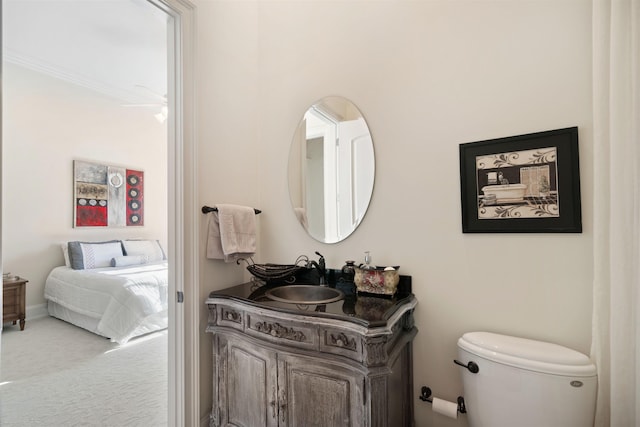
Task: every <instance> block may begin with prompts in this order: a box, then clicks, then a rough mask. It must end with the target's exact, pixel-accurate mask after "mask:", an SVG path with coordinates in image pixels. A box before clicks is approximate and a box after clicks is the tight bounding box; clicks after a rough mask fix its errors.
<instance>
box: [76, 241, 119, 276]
mask: <svg viewBox="0 0 640 427" xmlns="http://www.w3.org/2000/svg"><path fill="white" fill-rule="evenodd" d="M68 246H69V260H70V261H71V268H73V269H74V270H85V269H91V268H100V267H111V259H112V258H115V257H119V256H122V255H123V253H122V243H121V242H120V240H109V241H107V242H77V241H76V242H69V245H68Z"/></svg>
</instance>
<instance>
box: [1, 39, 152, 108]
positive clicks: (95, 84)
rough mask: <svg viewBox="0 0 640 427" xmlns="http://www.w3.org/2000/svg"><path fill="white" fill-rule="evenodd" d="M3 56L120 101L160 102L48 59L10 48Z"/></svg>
mask: <svg viewBox="0 0 640 427" xmlns="http://www.w3.org/2000/svg"><path fill="white" fill-rule="evenodd" d="M2 58H3V60H4V61H6V62H9V63H11V64H15V65H18V66H21V67H24V68H27V69H29V70H32V71H35V72H38V73H42V74H45V75H48V76H50V77H53V78H56V79H60V80H63V81H66V82H67V83H71V84H73V85H76V86H81V87H84V88H86V89H89V90H92V91H94V92H98V93H100V94H102V95H106V96H109V97H111V98H115V99H117V100H119V101H120V102H125V103H129V104H141V103H149V102H153V103H157V102H158V100H157V99H156V98H150V97H148V96H144V95H142V94H138V93H134V92H132V91H130V90H125V89H121V88H118V87H115V86H113V85H109V84H105V83H102V82H99V81H97V80H94V79H91V78H88V77H86V76H83V75H81V74H79V73H74V72H73V71H69V70H65V69H63V68H61V67H59V66H56V65H54V64H51V63H47V62H46V61H42V60H40V59H38V58H35V57H31V56H28V55H23V54H20V53H18V52H16V51H14V50H12V49H10V48H4V49H3V52H2Z"/></svg>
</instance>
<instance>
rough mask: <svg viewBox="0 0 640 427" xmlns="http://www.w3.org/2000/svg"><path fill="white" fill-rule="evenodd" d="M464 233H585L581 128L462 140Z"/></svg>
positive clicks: (461, 175)
mask: <svg viewBox="0 0 640 427" xmlns="http://www.w3.org/2000/svg"><path fill="white" fill-rule="evenodd" d="M460 190H461V198H462V231H463V232H464V233H581V232H582V213H581V207H580V170H579V159H578V128H577V127H570V128H564V129H555V130H549V131H544V132H536V133H530V134H526V135H517V136H510V137H506V138H498V139H490V140H485V141H478V142H470V143H465V144H460Z"/></svg>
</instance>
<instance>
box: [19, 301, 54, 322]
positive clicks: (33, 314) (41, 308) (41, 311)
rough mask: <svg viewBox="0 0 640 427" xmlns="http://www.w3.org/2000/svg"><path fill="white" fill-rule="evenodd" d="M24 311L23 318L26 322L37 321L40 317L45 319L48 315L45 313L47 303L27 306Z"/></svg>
mask: <svg viewBox="0 0 640 427" xmlns="http://www.w3.org/2000/svg"><path fill="white" fill-rule="evenodd" d="M26 311H27V312H26V313H25V317H26V320H27V321H29V320H33V319H38V318H40V317H46V316H48V315H49V312H48V311H47V303H44V304H38V305H28V306H27V307H26Z"/></svg>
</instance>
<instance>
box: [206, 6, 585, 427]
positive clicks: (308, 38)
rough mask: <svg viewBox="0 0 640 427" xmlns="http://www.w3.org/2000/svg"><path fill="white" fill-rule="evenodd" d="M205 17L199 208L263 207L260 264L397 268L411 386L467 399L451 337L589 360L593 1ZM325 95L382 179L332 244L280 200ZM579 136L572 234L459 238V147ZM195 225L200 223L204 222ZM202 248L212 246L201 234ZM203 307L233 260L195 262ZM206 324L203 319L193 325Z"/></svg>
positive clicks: (247, 9) (428, 419)
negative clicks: (537, 347) (411, 306)
mask: <svg viewBox="0 0 640 427" xmlns="http://www.w3.org/2000/svg"><path fill="white" fill-rule="evenodd" d="M194 3H196V5H197V7H198V9H197V18H198V35H197V43H198V52H197V54H198V67H197V71H198V93H199V101H198V114H199V116H198V141H199V142H198V147H199V148H198V150H199V154H198V158H199V186H200V190H199V192H200V199H201V202H202V203H203V204H211V203H223V202H224V203H238V204H246V205H251V206H255V207H258V208H260V209H262V210H263V214H261V215H260V217H259V222H260V228H261V233H260V251H259V254H258V259H259V260H262V261H270V262H283V263H284V262H286V263H290V262H292V261H293V260H295V258H296V257H297V256H298V255H299V254H302V253H304V254H308V255H313V252H314V251H316V250H318V251H320V252H321V253H323V254H324V255H325V257H326V258H327V261H328V265H329V266H331V267H336V268H337V267H340V266H341V265H342V264H343V263H344V260H346V259H356V260H362V256H363V252H364V251H365V250H367V251H371V253H372V256H373V261H374V263H379V264H386V265H389V264H394V265H395V264H399V265H401V272H402V273H403V274H409V275H411V276H413V285H414V293H415V295H416V297H417V299H418V301H419V305H418V307H417V309H416V313H415V315H416V324H417V327H418V329H419V330H420V332H419V334H418V336H417V339H416V341H415V348H414V386H415V393H416V399H415V408H416V409H415V418H416V424H417V425H418V426H425V425H431V426H464V425H466V424H465V421H463V420H460V421H453V420H448V419H445V418H443V417H442V416H440V415H437V414H432V412H431V409H430V407H429V405H427V404H424V403H422V402H420V401H419V400H418V399H417V395H418V391H419V388H420V386H421V385H428V386H430V387H431V388H432V390H433V391H434V394H435V395H436V396H438V397H441V398H444V399H448V400H455V398H456V396H458V395H459V394H462V393H463V391H462V384H461V381H460V372H459V369H458V368H457V367H456V366H454V365H453V363H452V359H453V358H454V357H455V356H456V341H457V339H458V337H459V336H460V335H461V334H462V333H464V332H467V331H473V330H488V331H495V332H500V333H506V334H513V335H519V336H525V337H531V338H536V339H542V340H547V341H551V342H555V343H559V344H562V345H566V346H568V347H571V348H574V349H576V350H579V351H582V352H585V353H588V351H589V346H590V328H591V325H590V322H591V280H592V272H591V258H592V244H593V240H592V208H591V203H592V183H593V182H592V181H593V170H592V166H591V163H592V157H593V147H592V120H591V72H590V70H591V12H590V3H589V2H585V1H579V0H575V1H570V0H560V1H554V2H551V1H517V2H516V1H512V2H508V1H445V0H443V1H355V0H353V1H320V0H318V1H304V2H301V1H267V0H265V1H257V2H251V1H244V2H234V1H212V0H199V1H194ZM327 95H342V96H344V97H347V98H349V99H351V100H352V101H354V102H355V104H356V105H357V106H358V107H359V109H360V110H361V111H362V113H363V114H364V116H365V118H366V119H367V121H368V124H369V127H370V129H371V132H372V135H373V141H374V146H375V153H376V161H377V163H376V182H375V188H374V194H373V198H372V201H371V205H370V208H369V211H368V213H367V216H366V217H365V219H364V221H363V222H362V224H361V226H360V228H358V230H357V231H356V232H355V233H354V234H353V235H351V236H350V237H349V238H348V239H347V240H346V241H344V242H342V243H338V244H335V245H326V244H322V243H318V242H316V241H314V240H313V239H311V238H310V237H308V236H307V235H306V234H305V233H304V232H303V230H302V229H301V227H300V226H299V224H298V223H297V221H296V219H295V216H294V214H293V212H292V209H291V206H290V203H289V197H288V192H287V175H286V171H287V159H288V153H289V145H290V142H291V140H292V137H293V134H294V131H295V128H296V126H297V124H298V121H299V120H300V118H301V117H302V114H303V112H304V110H305V109H306V108H307V107H308V106H309V104H311V103H312V102H313V101H315V100H317V99H319V98H321V97H323V96H327ZM569 126H578V127H579V130H580V166H581V180H582V212H583V224H584V232H583V233H582V234H477V235H471V234H463V233H462V232H461V224H460V181H459V158H458V145H459V144H460V143H465V142H472V141H477V140H483V139H488V138H497V137H503V136H510V135H518V134H524V133H529V132H536V131H542V130H549V129H555V128H562V127H569ZM201 226H202V227H205V226H206V217H204V216H203V218H202V221H201ZM201 248H202V249H203V250H204V235H203V236H202V241H201ZM201 275H202V281H201V298H202V300H203V304H204V299H205V298H206V295H207V294H208V293H209V292H210V291H211V290H214V289H220V288H224V287H227V286H230V285H233V284H236V283H238V281H240V280H242V278H243V276H244V271H243V269H242V267H239V266H236V265H235V264H232V265H225V264H224V263H221V262H218V261H211V260H204V259H203V262H202V271H201ZM201 322H202V324H201V326H202V327H201V330H204V324H205V323H206V314H205V311H204V310H203V314H202V316H201ZM201 338H202V339H201V345H200V351H201V357H202V375H201V381H202V384H201V388H202V390H203V392H202V396H201V412H202V415H203V416H205V415H206V412H207V411H208V410H209V408H210V405H211V401H210V399H211V385H210V378H211V367H210V366H211V356H210V354H211V349H210V343H211V338H210V337H209V336H207V335H206V334H204V332H203V333H202V337H201Z"/></svg>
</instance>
